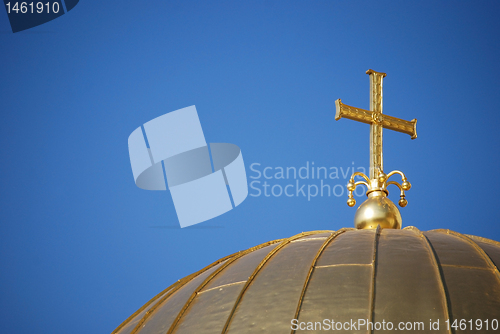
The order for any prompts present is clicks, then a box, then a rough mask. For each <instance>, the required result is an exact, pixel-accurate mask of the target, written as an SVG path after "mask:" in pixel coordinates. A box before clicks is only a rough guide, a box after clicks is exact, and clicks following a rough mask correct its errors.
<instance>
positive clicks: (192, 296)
mask: <svg viewBox="0 0 500 334" xmlns="http://www.w3.org/2000/svg"><path fill="white" fill-rule="evenodd" d="M283 242H284V241H282V242H281V243H283ZM275 243H278V242H276V241H271V242H268V243H264V244H261V245H259V246H257V247H252V248H249V249H247V250H244V251H239V252H238V253H236V254H233V256H232V257H231V258H230V259H228V260H227V261H226V262H225V263H224V264H223V265H221V266H220V267H219V268H217V269H216V270H215V271H214V272H213V273H211V274H210V275H209V276H208V277H207V278H205V280H204V281H203V282H202V283H201V284H200V285H199V286H198V287H197V288H196V289H195V290H194V291H193V293H192V294H191V296H190V297H189V299H188V300H187V301H186V303H185V304H184V306H183V307H182V309H181V311H180V312H179V314H177V317H176V318H175V319H174V322H173V323H172V325H171V326H170V328H169V329H168V331H167V334H171V333H173V331H174V329H175V327H176V326H177V324H178V323H179V320H180V319H181V317H182V316H183V315H184V312H186V310H187V309H188V308H189V306H190V305H191V303H192V301H193V300H194V299H195V298H196V296H197V295H198V293H199V292H200V291H201V290H202V289H203V288H204V287H205V286H206V285H207V284H208V283H210V281H212V279H214V278H215V276H217V275H218V274H219V273H220V272H221V271H223V270H224V269H226V268H227V267H228V266H229V265H231V264H232V263H233V262H235V261H236V260H238V259H239V258H241V257H242V256H244V255H247V254H249V253H251V252H253V251H255V250H257V249H260V248H264V247H266V246H269V245H272V244H275Z"/></svg>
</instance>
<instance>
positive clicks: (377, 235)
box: [368, 225, 382, 322]
mask: <svg viewBox="0 0 500 334" xmlns="http://www.w3.org/2000/svg"><path fill="white" fill-rule="evenodd" d="M381 230H382V229H381V228H380V225H377V229H376V230H375V240H374V242H373V258H372V279H371V282H370V304H369V314H368V316H369V318H368V319H369V321H371V322H373V318H374V316H375V284H376V280H377V250H378V242H379V239H380V232H381Z"/></svg>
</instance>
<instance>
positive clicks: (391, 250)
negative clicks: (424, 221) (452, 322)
mask: <svg viewBox="0 0 500 334" xmlns="http://www.w3.org/2000/svg"><path fill="white" fill-rule="evenodd" d="M402 268H405V269H404V270H401V269H402ZM440 283H441V279H440V277H439V276H438V275H437V272H436V270H435V267H434V264H433V254H432V253H431V252H430V251H429V249H428V248H427V245H426V242H425V241H424V240H423V238H421V237H420V233H415V232H414V231H407V230H391V229H383V230H382V231H381V234H380V238H379V243H378V249H377V276H376V283H375V291H376V294H375V307H374V317H373V321H375V322H382V320H385V321H387V322H389V321H391V322H393V323H398V322H400V321H405V322H407V321H409V322H412V323H414V322H420V321H425V322H426V324H427V325H428V321H429V319H433V321H438V320H439V322H440V323H441V324H442V323H444V321H445V320H446V319H448V314H447V313H446V300H444V299H443V295H442V290H441V287H440ZM415 305H418V312H415ZM402 319H404V320H402ZM427 329H428V327H427ZM388 332H390V331H388ZM432 333H448V331H447V328H446V326H440V328H439V330H436V331H432Z"/></svg>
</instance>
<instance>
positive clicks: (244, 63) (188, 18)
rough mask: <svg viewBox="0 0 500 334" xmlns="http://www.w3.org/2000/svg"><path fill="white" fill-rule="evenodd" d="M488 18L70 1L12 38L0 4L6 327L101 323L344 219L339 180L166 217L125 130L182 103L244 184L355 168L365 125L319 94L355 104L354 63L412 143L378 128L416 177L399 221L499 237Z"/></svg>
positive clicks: (369, 7)
mask: <svg viewBox="0 0 500 334" xmlns="http://www.w3.org/2000/svg"><path fill="white" fill-rule="evenodd" d="M499 16H500V4H499V3H498V2H495V1H468V2H465V1H439V2H436V1H424V2H422V1H419V2H411V3H410V2H409V1H392V2H377V3H375V2H374V1H314V2H311V1H302V2H272V1H265V2H264V1H253V2H242V1H236V2H235V1H226V2H206V1H199V2H188V1H175V2H173V1H159V0H157V1H112V2H111V1H90V0H82V1H80V3H79V4H78V5H77V6H76V7H75V8H74V9H73V10H72V11H70V12H69V13H68V14H66V15H63V16H62V17H60V18H58V19H56V20H54V21H51V22H49V23H47V24H44V25H41V26H39V27H36V28H33V29H30V30H27V31H24V32H20V33H16V34H13V33H12V32H11V30H10V26H9V23H8V19H7V14H6V12H5V11H3V10H0V46H1V53H0V80H1V81H0V82H1V83H0V102H1V103H0V107H1V116H2V119H1V122H0V143H1V145H0V147H1V149H0V150H1V151H0V152H1V157H2V158H1V159H2V163H1V169H0V170H1V175H2V177H1V187H0V221H1V222H0V224H1V225H0V226H1V234H0V267H1V270H0V296H1V297H0V309H1V312H0V324H1V328H2V332H3V333H109V332H111V331H112V330H113V329H114V328H115V327H116V326H118V325H119V324H120V323H121V322H122V321H123V320H125V319H126V318H127V317H128V316H129V315H130V314H132V313H133V312H134V311H135V310H136V309H138V308H139V307H140V306H142V305H143V304H144V303H145V302H146V301H148V300H149V299H150V298H151V297H153V296H154V295H156V294H157V293H158V292H160V291H161V290H163V289H164V288H166V287H167V286H168V285H170V284H172V283H173V282H175V281H176V280H177V279H180V278H182V277H184V276H186V275H188V274H190V273H192V272H194V271H196V270H198V269H200V268H202V267H204V266H206V265H208V264H209V263H211V262H213V261H215V260H217V259H219V258H221V257H223V256H225V255H228V254H231V253H233V252H236V251H239V250H243V249H246V248H249V247H252V246H255V245H257V244H260V243H263V242H266V241H269V240H272V239H278V238H282V237H288V236H291V235H294V234H296V233H300V232H302V231H308V230H320V229H329V230H337V229H339V228H341V227H351V226H352V224H353V223H352V221H353V216H354V212H355V209H353V208H349V207H348V206H347V205H346V200H347V196H346V194H345V193H344V195H343V196H341V197H335V196H330V197H327V196H323V197H319V196H318V197H316V198H312V199H311V200H310V201H308V200H307V198H304V197H302V196H301V197H296V196H294V197H285V196H281V197H273V196H270V197H265V196H260V197H252V196H249V197H248V198H247V199H246V200H245V202H243V203H242V204H241V205H240V206H239V207H237V208H236V209H234V210H232V211H230V212H228V213H226V214H224V215H222V216H220V217H217V218H215V219H212V220H210V221H207V222H204V223H202V224H199V225H196V226H193V227H191V228H186V229H180V228H178V221H177V217H176V213H175V210H174V206H173V203H172V200H171V197H170V194H169V192H154V191H145V190H141V189H139V188H137V187H136V186H135V184H134V181H133V177H132V171H131V168H130V162H129V157H128V150H127V138H128V136H129V134H130V133H131V132H132V131H133V130H134V129H135V128H137V127H138V126H140V125H141V124H143V123H145V122H147V121H149V120H151V119H153V118H155V117H157V116H160V115H162V114H164V113H167V112H170V111H173V110H176V109H180V108H183V107H187V106H190V105H196V107H197V109H198V113H199V117H200V120H201V123H202V126H203V130H204V133H205V136H206V138H207V141H208V142H228V143H234V144H236V145H238V146H239V147H240V148H241V149H242V153H243V158H244V161H245V164H246V168H247V173H248V176H249V177H250V176H255V175H256V173H253V172H252V171H251V170H250V169H249V167H250V165H251V164H252V163H260V164H261V167H260V168H261V170H262V169H263V168H264V167H267V166H270V167H277V166H282V167H296V168H300V167H302V166H305V165H306V163H307V162H309V163H310V164H311V163H312V162H314V164H315V166H325V167H338V168H340V167H342V168H343V170H344V171H345V170H346V169H347V168H348V167H352V165H353V162H354V165H355V166H356V167H358V166H365V167H366V166H367V165H368V162H369V160H368V152H369V147H368V133H369V127H368V125H366V124H360V123H356V122H353V121H349V120H341V121H339V122H336V121H335V120H334V115H335V104H334V101H335V100H336V99H337V98H342V100H343V102H345V103H346V104H349V105H354V106H357V107H360V108H368V107H369V80H368V79H369V78H368V76H367V75H366V74H365V71H366V70H368V69H369V68H372V69H374V70H376V71H381V72H386V73H387V74H388V75H387V77H386V78H385V80H384V112H385V113H386V114H390V115H392V116H396V117H400V118H404V119H407V120H410V119H412V118H417V119H418V139H416V140H410V138H409V136H407V135H404V134H401V133H393V132H391V131H385V132H384V153H385V169H386V171H389V170H392V169H400V170H402V171H404V172H405V173H406V174H407V176H408V177H409V180H410V181H411V182H412V184H413V188H412V189H411V190H410V191H409V192H408V194H407V198H408V201H409V204H408V206H407V207H406V208H404V209H401V213H402V215H403V224H404V226H408V225H414V226H416V227H418V228H420V229H421V230H429V229H436V228H449V229H453V230H455V231H458V232H462V233H467V234H474V235H479V236H483V237H486V238H492V239H495V240H500V227H499V222H498V191H499V188H500V179H499V178H498V176H497V171H498V166H499V163H500V159H499V144H500V137H499V135H498V134H499V131H500V112H499V104H498V99H499V96H500V84H499V79H498V73H500V62H499V61H498V60H499V59H500V48H499V46H500V45H499V43H500V38H499V37H500V20H498V17H499ZM249 181H252V180H251V179H249ZM260 181H264V180H263V179H260ZM325 181H326V182H328V184H330V185H332V186H334V185H337V184H339V185H344V184H345V183H346V182H347V181H346V180H345V179H343V177H342V175H340V179H335V180H325ZM268 182H269V183H270V184H273V185H274V184H279V185H281V186H286V185H287V184H295V182H296V180H269V181H268ZM300 182H303V183H305V184H319V182H318V181H317V180H300ZM337 189H339V188H337ZM251 193H253V194H255V193H256V191H254V190H251ZM390 197H391V198H392V199H393V200H394V201H397V200H398V196H397V191H393V192H391V194H390ZM358 203H360V200H358Z"/></svg>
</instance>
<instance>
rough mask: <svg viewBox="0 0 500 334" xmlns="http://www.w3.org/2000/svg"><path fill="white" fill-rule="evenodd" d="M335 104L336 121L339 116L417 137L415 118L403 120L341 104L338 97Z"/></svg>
mask: <svg viewBox="0 0 500 334" xmlns="http://www.w3.org/2000/svg"><path fill="white" fill-rule="evenodd" d="M335 106H336V107H337V112H336V113H335V120H336V121H338V120H339V119H341V118H347V119H351V120H354V121H358V122H362V123H366V124H380V125H382V127H384V128H386V129H389V130H394V131H398V132H402V133H406V134H408V135H410V136H411V139H415V138H417V120H416V119H413V120H411V121H405V120H403V119H399V118H396V117H392V116H389V115H384V114H381V113H374V112H372V111H369V110H364V109H360V108H355V107H351V106H348V105H346V104H343V103H342V101H341V100H340V99H338V100H336V101H335Z"/></svg>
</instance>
